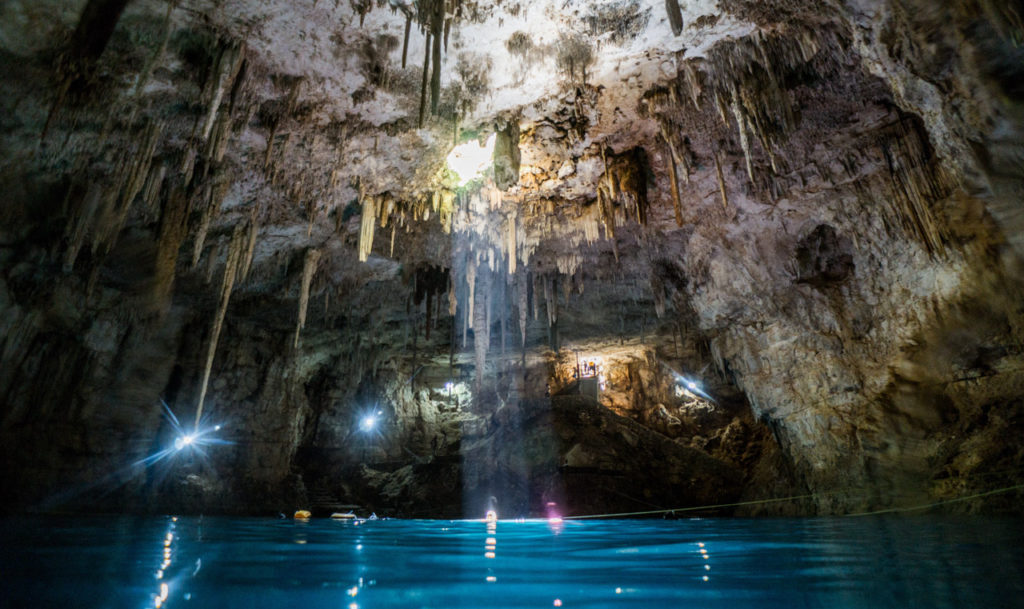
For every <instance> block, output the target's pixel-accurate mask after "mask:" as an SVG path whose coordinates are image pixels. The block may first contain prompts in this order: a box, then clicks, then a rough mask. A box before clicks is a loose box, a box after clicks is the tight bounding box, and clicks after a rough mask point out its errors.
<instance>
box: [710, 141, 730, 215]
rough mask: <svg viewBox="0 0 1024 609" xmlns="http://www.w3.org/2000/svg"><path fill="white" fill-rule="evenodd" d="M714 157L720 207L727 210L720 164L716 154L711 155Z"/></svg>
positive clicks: (726, 198) (726, 197) (727, 198)
mask: <svg viewBox="0 0 1024 609" xmlns="http://www.w3.org/2000/svg"><path fill="white" fill-rule="evenodd" d="M713 156H714V157H715V173H716V175H717V176H718V192H719V193H721V195H722V207H724V208H725V209H729V196H728V195H727V194H726V192H725V176H723V175H722V162H721V161H719V160H718V152H717V151H715V152H714V153H713Z"/></svg>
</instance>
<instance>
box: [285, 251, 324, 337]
mask: <svg viewBox="0 0 1024 609" xmlns="http://www.w3.org/2000/svg"><path fill="white" fill-rule="evenodd" d="M319 262H320V250H316V249H312V248H311V249H308V250H306V257H305V260H304V262H303V264H302V286H301V288H300V289H299V316H298V319H297V320H296V323H295V340H294V341H293V342H292V347H293V348H295V349H298V348H299V335H300V334H301V332H302V329H303V328H305V327H306V310H307V308H308V307H309V287H310V285H311V284H312V283H313V275H314V274H315V273H316V266H317V263H319Z"/></svg>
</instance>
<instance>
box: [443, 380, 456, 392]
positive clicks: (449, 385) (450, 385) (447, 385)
mask: <svg viewBox="0 0 1024 609" xmlns="http://www.w3.org/2000/svg"><path fill="white" fill-rule="evenodd" d="M444 388H445V389H446V390H448V391H451V390H452V389H455V383H453V382H451V381H448V382H447V383H445V384H444Z"/></svg>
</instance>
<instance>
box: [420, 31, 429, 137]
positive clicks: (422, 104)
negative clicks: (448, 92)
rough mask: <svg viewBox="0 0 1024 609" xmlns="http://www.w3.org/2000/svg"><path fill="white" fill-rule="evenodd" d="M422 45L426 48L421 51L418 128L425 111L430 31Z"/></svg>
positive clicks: (421, 125)
mask: <svg viewBox="0 0 1024 609" xmlns="http://www.w3.org/2000/svg"><path fill="white" fill-rule="evenodd" d="M423 46H424V47H426V50H425V51H424V52H423V82H422V84H421V85H420V120H419V123H418V125H419V128H420V129H422V128H423V120H424V118H426V112H427V83H428V76H429V74H430V33H429V32H428V33H427V39H426V41H424V45H423Z"/></svg>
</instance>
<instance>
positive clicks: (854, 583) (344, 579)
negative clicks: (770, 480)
mask: <svg viewBox="0 0 1024 609" xmlns="http://www.w3.org/2000/svg"><path fill="white" fill-rule="evenodd" d="M0 548H2V549H0V606H2V607H33V608H36V607H52V606H63V607H85V608H92V607H111V608H114V607H116V608H143V607H173V608H192V609H198V608H200V607H218V608H221V607H246V608H252V607H282V608H283V607H303V608H308V609H319V608H327V607H330V608H339V609H374V608H390V607H410V608H437V609H453V608H454V609H458V608H526V607H537V608H546V607H565V608H567V609H568V608H582V607H645V608H652V607H679V608H684V607H685V608H690V607H694V608H699V607H723V608H724V607H730V608H736V607H751V608H762V607H764V608H774V607H778V608H786V609H794V608H801V607H821V608H829V609H834V608H843V607H847V608H857V609H860V608H864V609H867V608H872V609H877V608H886V607H894V608H895V607H900V608H904V607H927V608H929V609H943V608H947V607H1024V575H1022V573H1024V526H1022V525H1021V523H1019V522H1017V521H1015V520H991V519H967V518H964V519H937V518H924V517H921V518H816V519H801V520H797V519H793V520H716V519H703V520H700V519H698V520H676V521H662V520H651V521H623V520H617V521H616V520H602V521H569V522H565V523H562V524H551V523H548V522H545V521H526V522H522V521H518V522H517V521H500V522H498V523H496V524H495V525H492V526H488V524H487V523H484V522H471V521H423V520H420V521H409V520H404V521H403V520H380V521H364V522H362V523H359V524H356V523H353V522H338V521H330V520H316V519H314V520H312V521H309V522H298V521H292V520H272V519H237V518H198V517H181V518H171V517H162V518H156V517H148V518H140V517H116V518H102V517H87V518H63V517H61V518H55V517H46V518H17V519H8V520H3V521H0Z"/></svg>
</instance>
